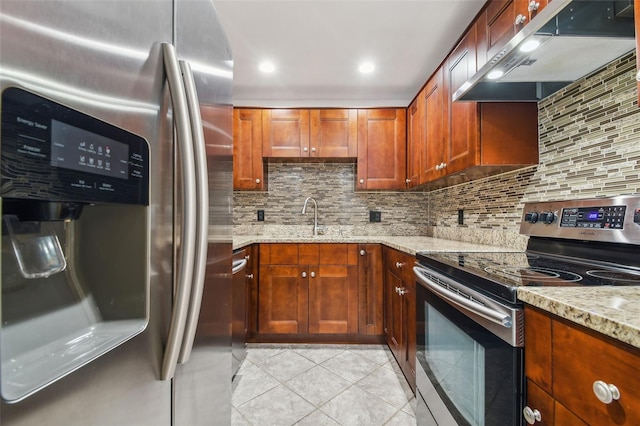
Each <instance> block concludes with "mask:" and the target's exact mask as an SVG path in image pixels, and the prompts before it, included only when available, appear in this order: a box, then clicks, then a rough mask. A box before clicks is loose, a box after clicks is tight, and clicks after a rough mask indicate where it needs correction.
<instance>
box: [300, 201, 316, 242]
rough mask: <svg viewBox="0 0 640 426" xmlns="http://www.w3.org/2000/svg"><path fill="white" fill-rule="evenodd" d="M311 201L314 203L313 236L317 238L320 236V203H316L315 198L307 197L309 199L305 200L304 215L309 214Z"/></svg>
mask: <svg viewBox="0 0 640 426" xmlns="http://www.w3.org/2000/svg"><path fill="white" fill-rule="evenodd" d="M309 200H311V201H313V236H314V237H317V236H318V203H316V200H315V198H313V197H307V199H306V200H304V206H302V214H305V213H306V212H307V203H308V202H309Z"/></svg>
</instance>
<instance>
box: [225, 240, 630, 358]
mask: <svg viewBox="0 0 640 426" xmlns="http://www.w3.org/2000/svg"><path fill="white" fill-rule="evenodd" d="M257 243H377V244H384V245H386V246H389V247H392V248H395V249H397V250H400V251H403V252H405V253H407V254H409V255H412V256H413V255H415V254H416V252H418V251H423V250H424V251H432V252H448V251H480V252H490V251H492V252H504V251H510V252H513V251H517V250H514V249H508V248H505V247H500V246H489V245H483V244H474V243H468V242H462V241H453V240H445V239H438V238H431V237H420V236H418V237H411V236H409V237H407V236H404V237H403V236H347V237H341V236H325V235H320V236H317V237H312V236H309V237H301V236H297V235H289V236H264V235H237V236H234V237H233V248H234V249H238V248H242V247H246V246H248V245H251V244H257ZM518 298H519V299H520V300H522V301H523V302H525V303H528V304H530V305H532V306H535V307H538V308H540V309H542V310H544V311H546V312H549V313H551V314H555V315H557V316H559V317H561V318H565V319H567V320H569V321H572V322H574V323H576V324H579V325H582V326H585V327H587V328H590V329H592V330H595V331H597V332H600V333H602V334H604V335H606V336H609V337H612V338H614V339H617V340H619V341H622V342H624V343H627V344H629V345H631V346H635V347H637V348H640V287H633V286H621V287H520V288H519V289H518Z"/></svg>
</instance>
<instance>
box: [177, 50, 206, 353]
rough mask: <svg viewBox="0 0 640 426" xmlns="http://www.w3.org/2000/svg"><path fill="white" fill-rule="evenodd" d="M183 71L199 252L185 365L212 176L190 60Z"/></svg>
mask: <svg viewBox="0 0 640 426" xmlns="http://www.w3.org/2000/svg"><path fill="white" fill-rule="evenodd" d="M180 71H182V80H183V82H184V89H185V92H186V95H187V106H188V107H189V115H190V117H191V135H192V141H193V151H194V159H195V176H196V241H195V250H196V252H195V258H194V271H193V283H192V286H191V300H190V303H189V313H188V314H187V323H186V326H185V330H184V337H183V341H182V349H181V350H180V356H179V357H178V362H179V363H181V364H183V363H186V362H187V361H189V356H190V355H191V350H192V349H193V341H194V340H195V337H196V328H197V325H198V318H199V317H200V306H201V304H202V292H203V290H204V279H205V271H206V268H207V244H208V238H207V237H208V227H209V181H208V179H209V173H208V170H207V152H206V146H205V140H204V132H203V127H202V117H201V115H200V102H198V93H197V92H196V84H195V81H194V79H193V73H192V72H191V66H190V65H189V63H188V62H186V61H180Z"/></svg>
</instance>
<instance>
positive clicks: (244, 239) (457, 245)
mask: <svg viewBox="0 0 640 426" xmlns="http://www.w3.org/2000/svg"><path fill="white" fill-rule="evenodd" d="M256 243H345V244H346V243H352V244H359V243H370V244H384V245H386V246H389V247H392V248H394V249H396V250H400V251H403V252H405V253H407V254H409V255H411V256H415V254H416V252H418V251H422V250H426V251H485V252H486V251H496V252H501V251H514V250H513V249H505V248H504V247H500V246H489V245H484V244H474V243H467V242H463V241H452V240H443V239H439V238H431V237H391V236H368V235H365V236H348V237H341V236H325V235H318V236H317V237H313V236H310V237H298V236H282V237H276V236H262V235H238V236H234V237H233V249H234V250H235V249H239V248H242V247H246V246H248V245H251V244H256Z"/></svg>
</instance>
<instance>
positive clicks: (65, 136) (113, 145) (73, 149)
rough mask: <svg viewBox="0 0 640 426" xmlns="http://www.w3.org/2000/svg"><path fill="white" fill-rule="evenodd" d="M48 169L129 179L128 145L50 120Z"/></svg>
mask: <svg viewBox="0 0 640 426" xmlns="http://www.w3.org/2000/svg"><path fill="white" fill-rule="evenodd" d="M51 165H52V166H54V167H62V168H65V169H71V170H77V171H82V172H86V173H93V174H97V175H103V176H110V177H115V178H120V179H129V145H127V144H124V143H122V142H117V141H114V140H113V139H109V138H106V137H104V136H101V135H98V134H95V133H92V132H89V131H87V130H84V129H80V128H78V127H75V126H71V125H69V124H67V123H63V122H60V121H57V120H53V119H52V120H51Z"/></svg>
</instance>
